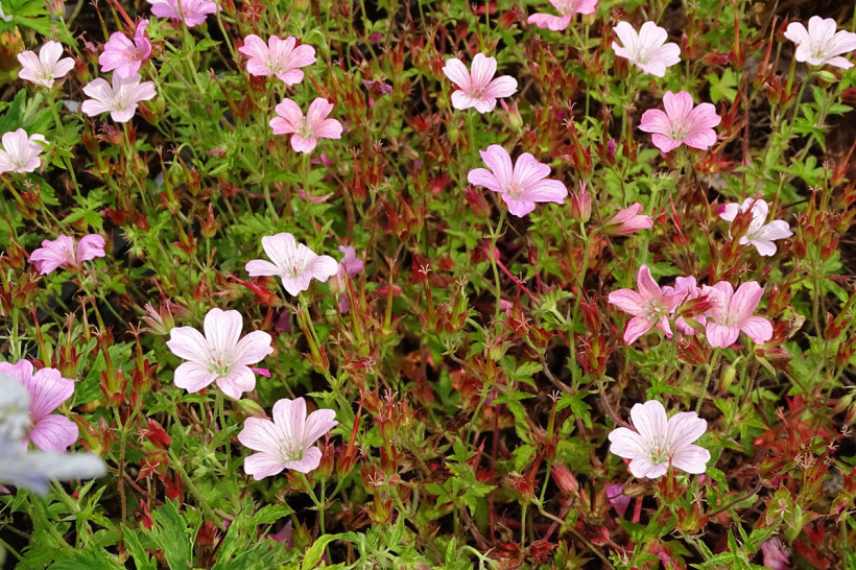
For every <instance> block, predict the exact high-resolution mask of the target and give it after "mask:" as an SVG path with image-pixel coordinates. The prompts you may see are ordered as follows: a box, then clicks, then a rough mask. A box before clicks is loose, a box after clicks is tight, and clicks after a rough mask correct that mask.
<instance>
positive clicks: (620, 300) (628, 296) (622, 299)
mask: <svg viewBox="0 0 856 570" xmlns="http://www.w3.org/2000/svg"><path fill="white" fill-rule="evenodd" d="M607 300H608V302H609V303H611V304H613V305H615V306H616V307H618V308H619V309H621V310H622V311H624V312H625V313H627V314H629V315H633V316H639V315H643V314H644V313H645V306H644V304H643V300H642V296H641V295H639V293H637V292H636V291H634V290H633V289H619V290H618V291H613V292H612V293H610V294H609V297H608V298H607Z"/></svg>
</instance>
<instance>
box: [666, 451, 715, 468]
mask: <svg viewBox="0 0 856 570" xmlns="http://www.w3.org/2000/svg"><path fill="white" fill-rule="evenodd" d="M708 461H710V452H709V451H708V450H706V449H705V448H703V447H699V446H698V445H687V446H685V447H682V448H681V449H680V450H678V452H677V453H675V454H674V455H673V456H672V465H673V466H675V467H677V468H678V469H680V470H682V471H686V472H687V473H694V474H698V473H704V472H705V470H706V469H707V462H708Z"/></svg>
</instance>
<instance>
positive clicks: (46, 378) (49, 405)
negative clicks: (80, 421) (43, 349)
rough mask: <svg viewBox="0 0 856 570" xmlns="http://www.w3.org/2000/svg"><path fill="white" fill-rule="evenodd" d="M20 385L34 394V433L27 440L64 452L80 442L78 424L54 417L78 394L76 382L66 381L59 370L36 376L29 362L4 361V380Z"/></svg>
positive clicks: (1, 370)
mask: <svg viewBox="0 0 856 570" xmlns="http://www.w3.org/2000/svg"><path fill="white" fill-rule="evenodd" d="M4 377H6V378H8V379H9V380H10V381H17V382H20V383H21V384H22V385H23V386H24V388H26V389H27V392H28V393H29V395H30V430H29V433H28V435H27V439H28V440H29V441H31V442H32V443H33V445H35V446H36V447H38V448H39V449H41V450H42V451H55V452H63V451H65V450H67V449H68V448H69V446H70V445H72V444H73V443H74V442H76V441H77V436H78V435H79V431H78V428H77V424H75V423H74V422H73V421H71V420H70V419H68V418H67V417H65V416H62V415H59V414H54V413H53V411H54V410H56V409H57V408H58V407H59V406H60V405H62V403H63V402H65V401H66V400H68V399H69V398H71V395H72V394H73V393H74V381H73V380H69V379H67V378H63V377H62V375H61V374H60V372H59V370H56V369H54V368H42V369H41V370H39V371H38V372H36V373H35V374H33V365H32V364H31V363H30V362H29V361H27V360H19V361H18V362H16V363H15V364H11V363H9V362H0V378H4Z"/></svg>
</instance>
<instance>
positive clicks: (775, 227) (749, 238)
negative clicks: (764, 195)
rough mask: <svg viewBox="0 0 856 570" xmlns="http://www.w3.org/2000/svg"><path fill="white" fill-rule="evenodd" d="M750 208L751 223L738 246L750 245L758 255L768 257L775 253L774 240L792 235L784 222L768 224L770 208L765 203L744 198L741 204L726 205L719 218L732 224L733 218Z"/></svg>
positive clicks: (778, 221) (777, 221)
mask: <svg viewBox="0 0 856 570" xmlns="http://www.w3.org/2000/svg"><path fill="white" fill-rule="evenodd" d="M749 208H752V221H751V222H750V223H749V229H748V230H746V233H745V234H744V235H743V236H741V237H740V241H739V242H738V243H740V245H746V244H751V245H752V246H753V247H754V248H755V249H757V250H758V255H762V256H765V257H767V256H770V255H773V254H774V253H776V244H775V243H773V242H774V241H776V240H780V239H785V238H789V237H791V236H792V235H794V234H793V233H792V232H791V227H790V226H789V225H788V222H786V221H784V220H773V221H772V222H770V223H769V224H767V223H765V222H766V221H767V214H768V212H769V210H770V207H769V206H768V205H767V202H765V201H764V200H761V199H755V198H746V199H745V200H744V201H743V204H737V203H731V204H726V205H725V209H724V210H723V211H722V213H720V214H719V217H720V218H722V219H723V220H725V221H727V222H732V223H733V222H734V218H736V217H737V214H738V213H741V212H746V211H748V210H749Z"/></svg>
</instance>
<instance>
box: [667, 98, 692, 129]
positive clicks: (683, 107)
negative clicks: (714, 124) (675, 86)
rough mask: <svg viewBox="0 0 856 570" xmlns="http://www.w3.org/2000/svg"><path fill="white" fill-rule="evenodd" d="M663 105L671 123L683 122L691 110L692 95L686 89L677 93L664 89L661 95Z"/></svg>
mask: <svg viewBox="0 0 856 570" xmlns="http://www.w3.org/2000/svg"><path fill="white" fill-rule="evenodd" d="M663 107H665V109H666V115H668V116H669V120H670V121H671V122H672V124H676V123H677V124H679V123H683V122H684V121H685V120H686V119H687V117H688V116H689V114H690V111H692V110H693V97H692V95H690V94H689V93H687V92H686V91H680V92H678V93H672V92H671V91H666V94H665V95H663Z"/></svg>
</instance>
